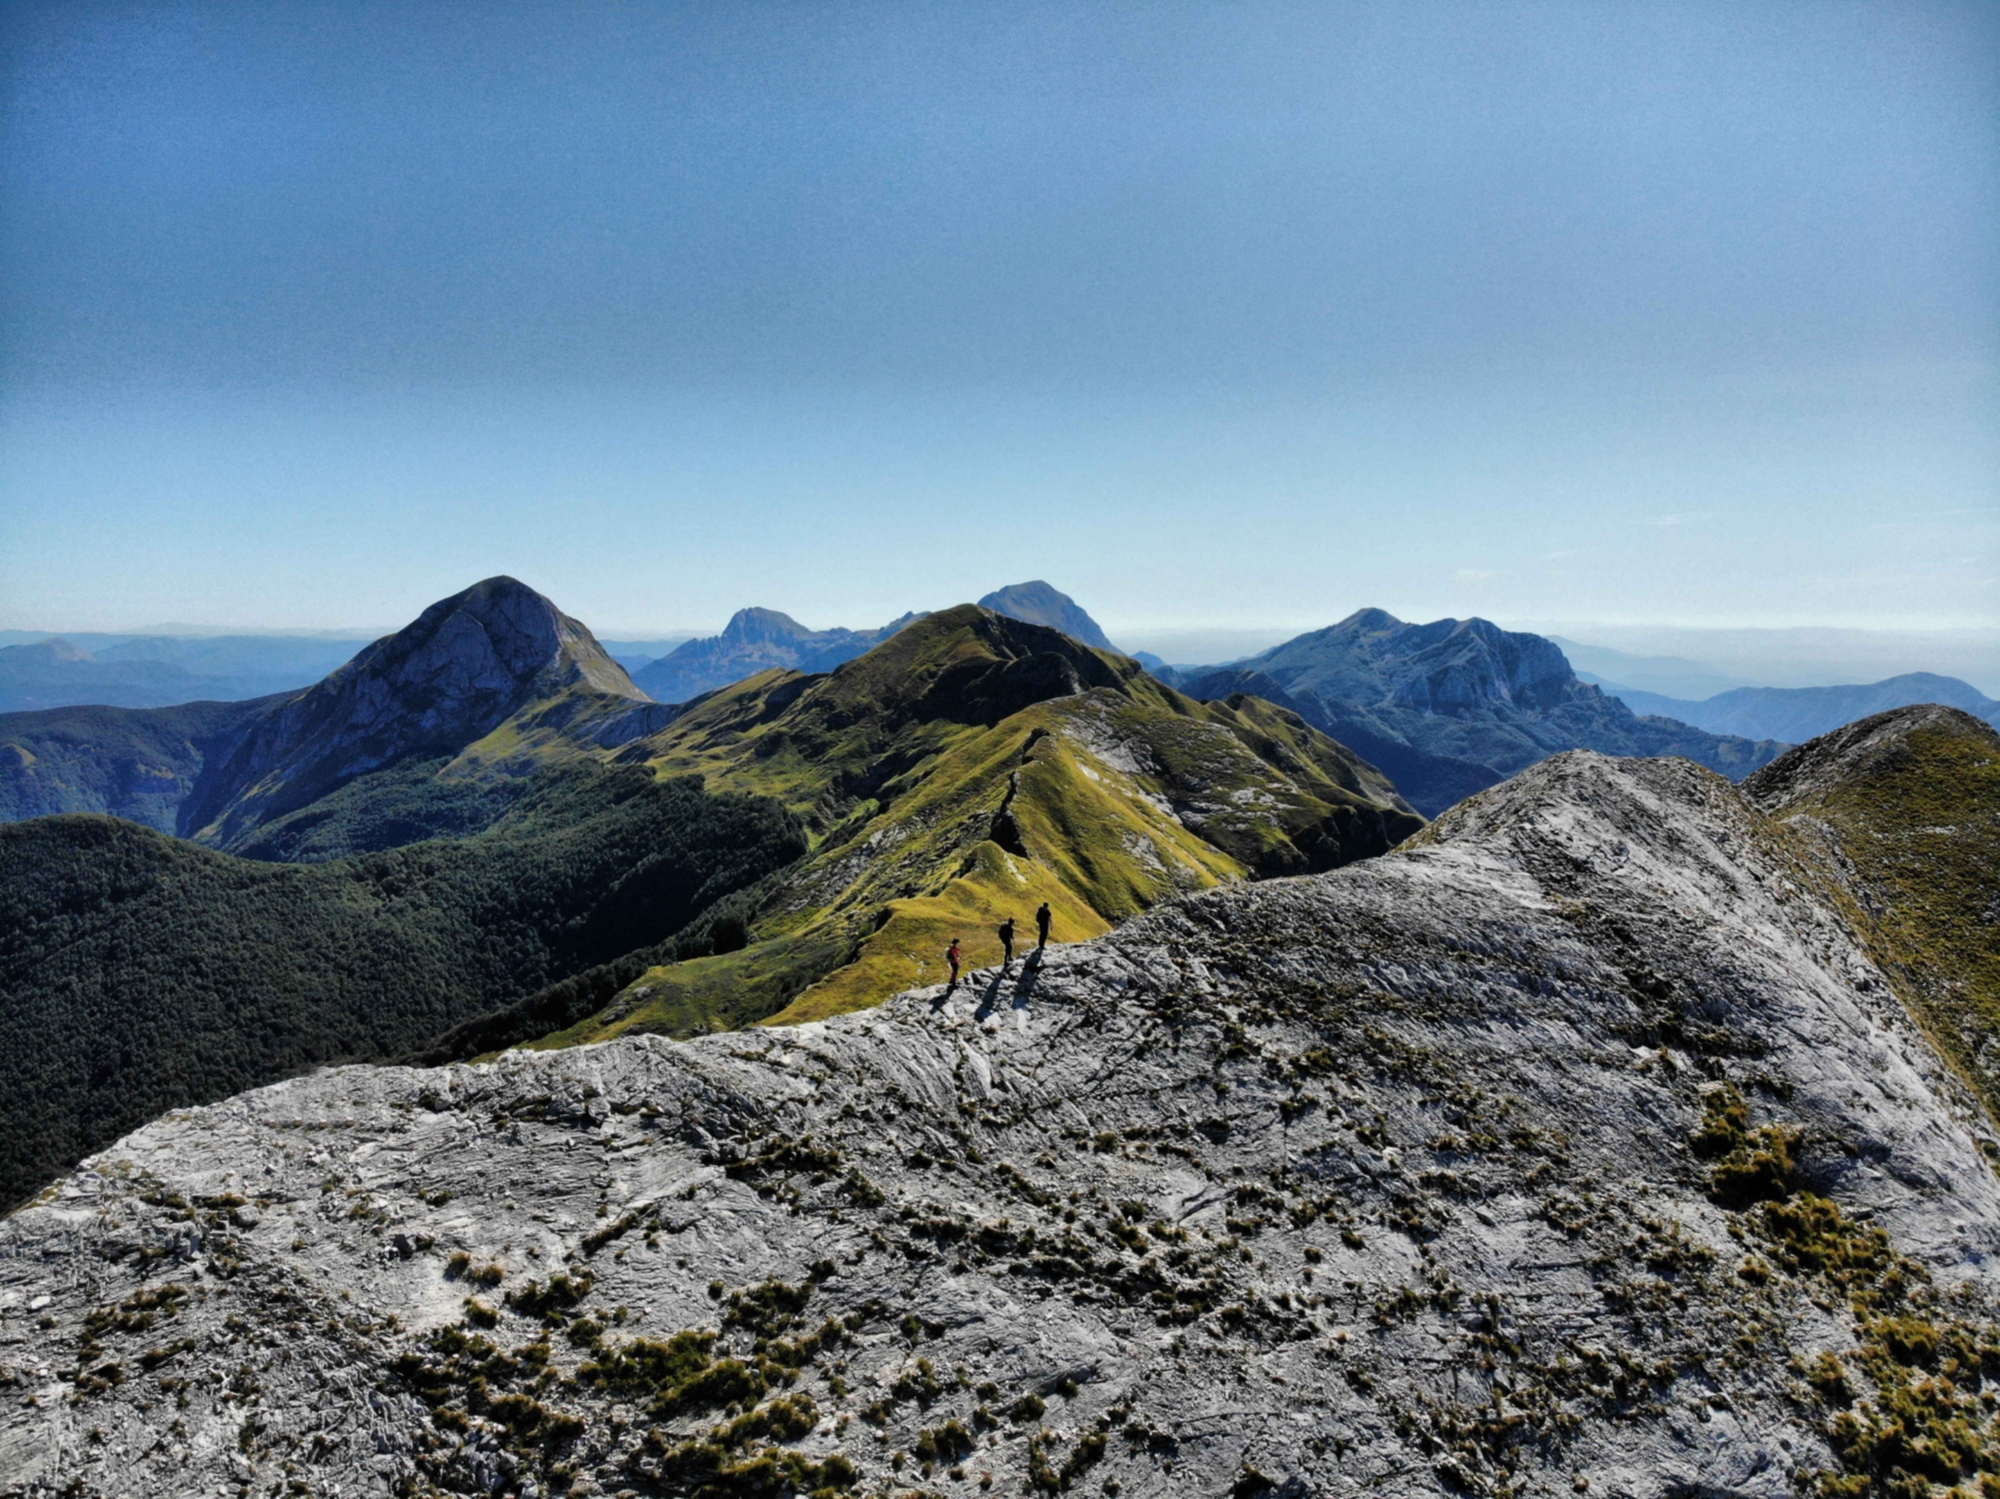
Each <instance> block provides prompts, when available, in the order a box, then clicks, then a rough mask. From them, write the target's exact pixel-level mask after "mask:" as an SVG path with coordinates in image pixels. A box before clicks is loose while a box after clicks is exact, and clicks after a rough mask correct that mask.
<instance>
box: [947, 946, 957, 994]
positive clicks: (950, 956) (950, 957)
mask: <svg viewBox="0 0 2000 1499" xmlns="http://www.w3.org/2000/svg"><path fill="white" fill-rule="evenodd" d="M944 960H945V962H947V963H949V964H951V982H950V983H949V984H948V985H946V986H945V988H946V992H947V993H949V992H950V991H951V990H953V989H956V988H957V987H958V963H959V957H958V938H956V937H954V938H952V939H951V946H950V947H947V948H946V949H945V950H944Z"/></svg>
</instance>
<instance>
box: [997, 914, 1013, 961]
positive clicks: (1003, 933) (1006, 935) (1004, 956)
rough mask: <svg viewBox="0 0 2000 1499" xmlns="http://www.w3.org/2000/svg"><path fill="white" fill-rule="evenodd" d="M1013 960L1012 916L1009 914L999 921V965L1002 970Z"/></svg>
mask: <svg viewBox="0 0 2000 1499" xmlns="http://www.w3.org/2000/svg"><path fill="white" fill-rule="evenodd" d="M1013 961H1014V918H1013V917H1011V916H1009V917H1008V918H1007V919H1006V920H1005V921H1003V922H1001V923H1000V967H1001V968H1002V969H1003V970H1004V969H1006V968H1007V967H1008V966H1009V965H1011V964H1012V963H1013Z"/></svg>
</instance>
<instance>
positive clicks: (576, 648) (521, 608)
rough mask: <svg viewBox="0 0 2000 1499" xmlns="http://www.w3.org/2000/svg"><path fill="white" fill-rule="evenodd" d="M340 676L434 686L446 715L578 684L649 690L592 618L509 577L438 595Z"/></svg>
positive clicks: (620, 691)
mask: <svg viewBox="0 0 2000 1499" xmlns="http://www.w3.org/2000/svg"><path fill="white" fill-rule="evenodd" d="M342 678H348V679H353V680H360V679H367V678H374V679H377V680H380V681H382V682H384V683H385V684H388V685H390V686H391V687H394V688H421V689H423V690H424V691H426V692H428V693H431V694H434V695H435V699H436V701H435V711H436V712H437V713H438V714H440V715H442V716H451V715H454V714H459V713H463V712H466V711H471V712H474V713H476V712H477V711H478V710H477V708H476V706H475V704H476V703H478V702H479V701H480V700H482V699H486V698H507V699H511V700H514V701H516V702H519V701H530V700H532V699H533V698H534V697H540V696H548V695H550V694H553V693H556V692H561V691H563V690H564V689H566V688H569V687H576V686H585V687H590V688H592V689H594V690H596V691H598V692H608V693H611V694H613V695H614V696H617V697H628V698H632V699H634V700H635V701H636V700H642V699H643V698H644V696H645V694H644V693H642V692H640V691H639V689H638V688H636V687H634V686H633V685H632V679H631V678H630V677H628V676H627V675H626V674H625V669H624V668H623V667H622V666H620V665H619V664H618V663H617V662H615V661H613V660H612V659H611V657H610V656H609V655H607V654H606V653H605V651H604V648H603V647H602V646H600V645H599V644H598V643H597V639H596V637H595V636H593V635H592V634H591V633H590V630H589V628H588V627H587V626H585V625H583V624H582V623H580V622H579V621H577V620H574V619H571V618H570V617H569V616H568V615H566V614H564V613H563V612H562V611H561V610H560V609H558V608H556V606H555V605H554V604H553V603H551V602H550V601H549V600H548V599H546V598H544V597H543V596H542V595H541V594H539V593H537V592H535V590H534V589H532V588H530V587H528V585H527V584H525V583H522V582H520V581H518V580H517V579H514V578H509V577H495V578H487V579H485V580H484V581H483V582H479V583H475V584H473V585H472V587H470V588H468V589H466V590H465V591H464V592H463V593H457V594H453V595H452V596H451V597H450V598H448V599H440V600H439V601H438V602H437V603H435V604H432V605H431V606H430V608H428V609H426V610H425V611H424V612H423V613H422V614H420V615H418V616H417V618H416V619H415V620H414V621H412V622H411V623H410V624H408V625H406V626H405V627H404V628H403V629H401V630H398V631H397V632H396V633H395V634H394V635H390V636H386V637H384V638H383V639H381V640H378V641H377V642H375V644H374V645H372V646H370V647H369V648H368V649H367V650H365V651H363V652H361V654H360V655H358V656H356V657H355V658H354V659H353V660H352V661H351V662H349V663H348V664H347V665H346V666H344V667H342V668H341V669H340V670H339V671H337V672H335V673H334V674H333V676H331V677H329V678H328V679H327V681H326V683H323V684H321V685H322V686H330V685H331V684H333V683H335V682H338V681H340V680H341V679H342ZM319 690H320V688H318V687H315V688H312V689H310V691H312V692H317V691H319Z"/></svg>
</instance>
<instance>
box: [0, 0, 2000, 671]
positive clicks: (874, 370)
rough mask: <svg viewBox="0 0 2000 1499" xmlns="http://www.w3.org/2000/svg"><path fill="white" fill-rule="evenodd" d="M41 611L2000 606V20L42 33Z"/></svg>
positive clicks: (1451, 16)
mask: <svg viewBox="0 0 2000 1499" xmlns="http://www.w3.org/2000/svg"><path fill="white" fill-rule="evenodd" d="M0 88H4V93H0V626H18V627H23V628H50V629H54V628H69V629H79V630H80V629H87V628H104V629H115V628H131V627H136V626H143V625H146V624H151V623H156V622H159V621H162V620H180V621H191V622H195V623H203V624H233V625H244V626H256V625H262V626H290V627H299V626H342V625H394V624H397V623H400V622H401V621H403V620H406V619H408V618H409V617H411V616H412V615H413V614H414V613H415V612H416V611H417V610H418V609H420V608H421V607H422V606H423V605H424V604H425V603H427V602H429V601H430V600H432V599H434V598H437V597H439V596H441V595H443V594H446V593H449V592H451V591H453V590H455V589H457V588H459V587H462V586H464V585H465V584H467V583H469V582H471V581H473V580H475V579H477V578H479V577H482V576H485V575H487V574H491V573H495V572H509V573H513V574H515V575H516V576H519V577H521V578H523V579H525V580H527V581H528V582H530V583H533V584H534V585H536V586H537V587H540V588H542V589H543V590H544V591H546V592H548V593H549V594H551V595H552V596H553V597H555V598H556V599H557V601H558V602H559V603H560V604H562V605H563V607H565V608H566V609H568V610H569V611H570V612H571V613H574V614H577V615H579V616H580V617H582V618H584V619H586V620H587V621H589V622H590V623H591V624H592V625H593V626H595V627H596V628H598V629H599V631H600V633H605V634H612V635H617V634H626V635H634V634H643V633H648V632H657V631H665V630H671V629H675V628H706V627H713V626H714V625H717V624H719V623H720V622H721V620H722V619H723V618H724V617H725V616H727V614H728V613H729V612H730V611H732V610H733V609H735V608H737V607H739V606H742V605H745V604H751V603H757V604H765V605H770V606H774V607H778V608H783V609H786V610H788V611H789V612H791V613H793V614H795V615H797V616H799V617H800V618H802V619H805V620H806V621H807V622H808V623H812V624H816V625H826V624H850V625H861V624H868V623H874V622H878V621H880V620H883V619H886V618H889V617H891V616H892V615H895V614H900V613H901V612H903V611H904V610H905V609H908V608H924V607H934V606H937V605H940V604H946V603H950V602H953V601H956V600H960V599H964V598H969V597H973V596H976V595H978V594H979V593H982V592H984V591H986V590H987V589H989V588H991V587H993V586H996V585H997V584H1000V583H1004V582H1009V581H1013V580H1017V579H1020V578H1025V577H1046V578H1048V579H1050V580H1052V581H1054V582H1056V583H1057V584H1058V585H1059V586H1061V587H1064V588H1066V589H1067V590H1069V591H1070V592H1071V593H1073V594H1075V595H1077V596H1078V597H1079V598H1080V599H1082V600H1083V601H1084V602H1085V603H1086V604H1087V605H1088V606H1089V607H1090V608H1091V609H1092V611H1093V612H1094V613H1096V614H1097V615H1098V616H1099V617H1100V618H1101V619H1102V620H1103V621H1104V622H1105V624H1106V625H1107V627H1109V628H1110V629H1111V630H1112V633H1113V635H1114V638H1116V636H1117V635H1118V633H1119V631H1120V630H1121V629H1122V630H1125V631H1127V632H1128V633H1129V632H1133V631H1138V630H1141V629H1163V628H1181V627H1185V628H1190V629H1193V628H1260V627H1266V626H1274V627H1306V626H1311V625H1317V624H1324V623H1327V622H1329V621H1331V620H1333V619H1335V618H1338V617H1339V616H1341V615H1344V614H1346V613H1348V612H1350V611H1351V610H1353V609H1354V608H1356V607H1359V606H1361V605H1364V604H1374V605H1380V606H1382V607H1384V608H1388V609H1390V610H1392V611H1394V612H1396V613H1398V614H1401V615H1403V616H1404V617H1408V618H1429V617H1433V616H1436V615H1441V614H1447V613H1449V614H1458V615H1465V614H1474V613H1477V614H1485V615H1489V616H1492V617H1495V618H1499V619H1502V620H1507V619H1534V620H1537V621H1544V622H1547V621H1563V620H1599V621H1622V622H1626V623H1631V624H1638V623H1646V622H1654V623H1664V624H1681V625H1797V624H1824V625H1848V626H1855V625H1860V626H1869V625H1874V626H1883V627H1889V626H1895V627H1908V628H1921V627H1946V626H1959V627H1965V626H1975V627H1979V626H1991V625H1994V624H1996V623H2000V587H1996V568H2000V561H1997V560H1996V547H1995V532H1996V521H2000V7H1996V6H1995V5H1993V4H1991V3H1985V0H1981V3H1971V4H1963V5H1956V4H1932V3H1925V0H1898V3H1896V4H1893V5H1883V4H1879V3H1874V0H1868V3H1859V4H1842V3H1834V0H1812V3H1807V0H1797V3H1793V0H1768V3H1758V4H1744V3H1742V0H1718V3H1714V4H1677V3H1672V0H1648V3H1646V4H1632V5H1624V4H1618V5H1606V4H1603V3H1600V0H1587V3H1578V4H1559V3H1550V4H1539V3H1537V4H1513V3H1506V0H1484V3H1454V4H1436V5H1430V4H1425V3H1423V0H1396V3H1386V4H1380V5H1366V4H1360V5H1353V4H1339V3H1333V0H1316V3H1311V4H1300V5H1283V4H1266V3H1259V0H1229V3H1221V0H1217V3H1207V4H1194V5H1189V4H1175V3H1171V0H1160V3H1145V4H1140V3H1067V4H1062V5H1050V6H1039V5H1035V4H1032V3H1022V0H1009V3H1006V4H996V5H990V6H989V5H982V4H979V3H976V0H943V3H938V4H917V3H905V4H866V3H841V0H826V3H818V4H783V3H777V0H765V3H757V4H731V3H728V0H703V3H698V4H688V5H666V4H660V5H646V4H638V3H618V4H613V3H602V0H563V3H550V4H509V3H505V0H481V3H473V0H463V3H451V0H436V3H429V4H415V5H412V4H407V3H395V4H380V5H376V4H370V3H368V0H337V3H329V4H313V3H308V0H286V3H284V4H277V5H274V4H269V3H265V0H254V3H244V4H217V3H205V4H204V3H197V4H175V3H172V0H141V3H137V4H130V5H119V4H93V3H89V0H61V3H49V4H37V3H32V0H26V3H23V0H15V3H11V4H7V5H5V6H4V8H0Z"/></svg>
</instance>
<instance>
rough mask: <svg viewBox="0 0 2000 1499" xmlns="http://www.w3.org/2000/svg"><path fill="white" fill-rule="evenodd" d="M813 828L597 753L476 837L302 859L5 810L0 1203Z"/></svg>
mask: <svg viewBox="0 0 2000 1499" xmlns="http://www.w3.org/2000/svg"><path fill="white" fill-rule="evenodd" d="M804 847H805V839H804V834H803V832H802V830H801V828H800V826H799V824H798V822H797V820H796V819H795V818H794V817H793V816H792V815H791V814H790V813H789V812H787V811H785V810H784V809H783V808H782V807H780V806H779V805H778V804H776V803H774V802H770V801H766V800H763V799H760V798H755V797H746V796H732V795H711V794H709V793H707V792H705V791H704V790H703V789H702V787H701V783H700V781H699V780H698V779H696V778H691V777H682V778H677V779H672V780H656V779H655V778H654V777H653V776H652V775H651V774H650V773H648V772H647V771H645V770H642V769H639V768H636V767H607V766H602V765H597V764H592V763H579V764H576V765H572V766H568V767H564V768H562V769H560V770H557V771H552V772H550V773H548V774H547V775H546V776H544V777H543V778H542V780H541V781H540V782H539V783H538V784H537V786H536V787H535V789H534V790H533V791H532V792H530V793H529V794H528V795H526V796H525V797H523V798H522V799H521V800H520V801H519V802H518V803H517V804H516V805H515V806H514V807H513V808H512V809H511V811H510V812H509V813H508V814H507V815H506V816H505V817H503V818H502V819H501V821H500V822H499V823H498V824H497V825H496V826H495V827H494V829H493V830H492V831H490V832H488V833H485V834H483V835H481V836H479V837H474V838H466V839H459V840H452V841H432V842H426V843H419V844H413V845H411V846H409V847H405V848H400V849H396V850H393V851H391V852H387V853H378V854H370V855H366V856H362V857H355V858H346V859H336V860H332V861H330V862H326V863H321V864H316V865H310V866H292V865H279V864H269V863H259V862H256V861H253V860H247V859H241V858H236V857H233V856H230V855H227V854H220V853H216V852H213V851H211V850H209V849H205V848H201V847H199V846H197V845H195V844H192V843H189V842H186V841H183V840H180V839H175V838H171V837H168V836H166V835H164V834H161V833H158V832H155V831H153V830H151V829H148V828H144V827H140V826H138V825H136V824H133V823H130V822H123V821H119V820H115V819H112V818H107V817H100V816H90V815H69V816H62V817H52V818H42V819H37V820H35V821H32V822H28V823H22V824H17V825H14V826H8V827H0V1201H5V1202H12V1201H14V1200H16V1199H18V1198H19V1197H20V1196H22V1195H23V1194H25V1193H28V1192H31V1191H32V1190H33V1189H34V1188H35V1187H36V1186H37V1185H39V1184H40V1183H41V1182H42V1181H45V1180H46V1179H47V1178H48V1177H50V1176H51V1175H52V1174H54V1173H55V1172H56V1171H58V1170H60V1169H62V1168H64V1167H66V1166H68V1165H70V1164H72V1163H73V1162H75V1161H76V1160H77V1159H78V1158H80V1157H81V1156H82V1155H84V1154H85V1153H87V1152H88V1151H90V1150H93V1149H96V1148H98V1147H100V1146H102V1145H104V1144H106V1143H107V1142H109V1141H110V1140H112V1139H115V1138H116V1137H117V1136H118V1135H120V1134H122V1133H123V1132H124V1131H126V1130H128V1129H130V1128H132V1127H133V1126H135V1125H137V1124H140V1123H142V1122H143V1121H145V1120H146V1119H149V1118H152V1117H153V1116H155V1115H157V1114H159V1113H160V1112H161V1111H163V1110H166V1109H171V1108H175V1107H179V1106H183V1105H186V1104H191V1103H200V1102H205V1101H207V1100H210V1099H214V1098H219V1097H222V1096H224V1095H225V1094H228V1093H231V1092H233V1091H236V1090H237V1089H240V1088H245V1087H250V1086H254V1085H255V1084H258V1083H263V1082H269V1081H272V1080H273V1079H275V1078H279V1077H282V1076H284V1075H286V1074H288V1073H290V1072H293V1071H296V1070H298V1069H300V1068H304V1067H310V1066H312V1065H315V1064H318V1063H323V1062H328V1061H333V1060H337V1059H341V1058H375V1057H383V1056H387V1055H392V1054H395V1053H398V1052H402V1051H405V1050H407V1049H409V1048H411V1047H413V1046H416V1045H418V1044H419V1043H421V1042H422V1041H424V1040H425V1039H426V1038H428V1037H430V1036H433V1035H435V1034H437V1033H439V1032H441V1031H444V1030H446V1029H447V1028H449V1027H451V1026H453V1025H456V1024H458V1023H459V1022H461V1021H464V1020H466V1019H468V1018H470V1017H472V1016H475V1015H479V1014H481V1013H484V1012H486V1011H488V1010H491V1009H493V1008H495V1007H496V1006H501V1005H506V1004H508V1003H510V1002H511V1001H513V1000H516V999H518V998H520V997H522V996H524V995H528V994H532V993H534V992H535V991H537V990H539V989H543V988H545V987H547V986H548V985H550V984H552V983H555V982H558V981H560V980H562V979H564V978H566V977H568V976H569V975H571V974H575V973H579V972H582V971H584V970H587V969H590V968H593V967H594V966H596V965H599V964H602V963H605V962H606V961H608V960H610V959H612V958H615V957H617V956H619V955H621V954H623V953H626V952H629V951H631V950H633V949H636V948H647V947H650V946H652V945H654V944H657V943H659V942H660V941H661V940H662V939H664V938H667V937H670V936H671V935H673V934H674V933H675V932H676V931H678V930H680V929H682V928H684V927H687V926H688V925H689V923H691V922H695V921H696V920H697V918H700V917H701V916H702V914H703V913H704V911H706V910H707V908H708V907H710V906H711V905H712V904H713V903H714V902H715V901H716V900H717V899H719V898H720V897H722V896H725V895H727V894H729V893H730V892H731V891H734V890H737V889H739V888H742V887H744V886H747V885H750V884H753V883H754V882H756V881H757V880H758V879H760V878H761V877H763V876H764V875H766V874H768V873H770V872H771V871H772V870H774V869H776V868H779V867H781V866H783V865H784V864H786V863H788V862H790V861H791V860H793V859H795V858H797V857H798V856H799V855H800V854H801V853H802V852H803V851H804Z"/></svg>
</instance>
